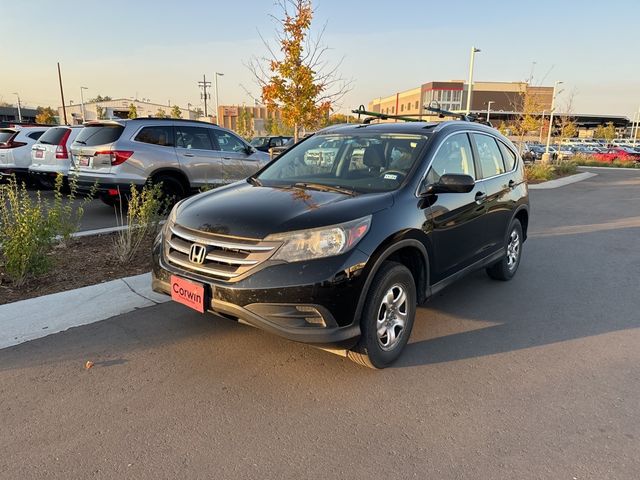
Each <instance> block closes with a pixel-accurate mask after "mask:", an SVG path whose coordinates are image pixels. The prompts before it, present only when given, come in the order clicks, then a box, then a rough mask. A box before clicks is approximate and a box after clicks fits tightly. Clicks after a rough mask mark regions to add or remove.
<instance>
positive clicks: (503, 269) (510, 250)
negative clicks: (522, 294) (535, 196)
mask: <svg viewBox="0 0 640 480" xmlns="http://www.w3.org/2000/svg"><path fill="white" fill-rule="evenodd" d="M522 243H523V235H522V225H520V220H518V219H514V220H513V221H512V222H511V225H510V226H509V230H508V233H507V237H506V239H505V247H504V248H505V255H504V257H503V258H502V260H500V261H499V262H497V263H495V264H493V265H491V266H490V267H489V268H487V275H489V276H490V277H491V278H493V279H494V280H501V281H503V282H506V281H508V280H511V279H512V278H513V276H514V275H515V274H516V272H517V271H518V266H519V265H520V259H521V258H522Z"/></svg>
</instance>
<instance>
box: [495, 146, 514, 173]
mask: <svg viewBox="0 0 640 480" xmlns="http://www.w3.org/2000/svg"><path fill="white" fill-rule="evenodd" d="M498 145H500V150H501V151H502V157H503V158H504V166H505V168H506V169H507V172H510V171H511V170H513V169H514V168H516V162H517V161H518V160H517V159H518V157H517V156H516V154H515V152H514V151H513V150H511V149H510V148H509V147H507V146H506V145H505V144H504V143H502V142H498Z"/></svg>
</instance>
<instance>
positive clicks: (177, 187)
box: [153, 175, 186, 209]
mask: <svg viewBox="0 0 640 480" xmlns="http://www.w3.org/2000/svg"><path fill="white" fill-rule="evenodd" d="M153 183H161V184H162V196H163V199H164V200H166V202H167V208H168V209H170V208H171V207H173V206H174V205H175V204H176V203H177V202H178V201H179V200H182V199H183V198H184V197H185V196H186V191H185V188H184V185H182V182H181V181H180V180H178V179H177V178H175V177H172V176H169V175H158V176H157V177H154V179H153Z"/></svg>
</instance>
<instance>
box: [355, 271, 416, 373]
mask: <svg viewBox="0 0 640 480" xmlns="http://www.w3.org/2000/svg"><path fill="white" fill-rule="evenodd" d="M416 299H417V295H416V285H415V282H414V280H413V275H411V272H410V271H409V269H408V268H407V267H405V266H404V265H402V264H399V263H396V262H385V263H384V264H383V265H382V267H380V270H379V271H378V272H377V273H376V276H375V277H374V279H373V282H371V286H370V287H369V292H368V294H367V298H366V300H365V304H364V309H363V311H362V317H361V320H360V328H361V335H360V339H359V341H358V344H357V345H356V346H355V347H354V348H353V349H352V350H350V351H349V352H348V357H349V358H350V359H351V360H353V361H354V362H356V363H359V364H360V365H364V366H366V367H370V368H385V367H388V366H389V365H390V364H391V363H393V362H394V361H395V360H396V359H397V358H398V357H399V356H400V354H401V353H402V349H403V348H404V346H405V345H406V344H407V342H408V341H409V336H410V335H411V329H412V328H413V321H414V319H415V315H416Z"/></svg>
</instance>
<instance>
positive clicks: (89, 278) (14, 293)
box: [0, 234, 153, 305]
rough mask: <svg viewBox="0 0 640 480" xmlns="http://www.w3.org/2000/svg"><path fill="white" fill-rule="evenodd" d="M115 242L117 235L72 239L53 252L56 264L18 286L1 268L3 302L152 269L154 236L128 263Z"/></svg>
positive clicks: (0, 283)
mask: <svg viewBox="0 0 640 480" xmlns="http://www.w3.org/2000/svg"><path fill="white" fill-rule="evenodd" d="M114 241H115V234H107V235H94V236H90V237H81V238H74V239H71V240H69V242H67V244H66V245H64V246H58V247H56V248H55V249H54V251H53V252H52V254H51V255H52V257H53V265H52V268H51V270H50V271H49V273H46V274H44V275H42V276H39V277H37V278H30V279H28V280H27V281H26V283H25V284H24V285H22V286H21V287H19V288H17V287H15V286H14V285H13V284H12V283H11V280H9V279H8V278H7V277H6V275H5V274H4V272H2V271H1V270H0V305H3V304H5V303H11V302H16V301H18V300H26V299H27V298H34V297H39V296H41V295H48V294H50V293H57V292H64V291H66V290H73V289H75V288H80V287H86V286H87V285H94V284H96V283H103V282H108V281H109V280H115V279H117V278H122V277H128V276H130V275H138V274H141V273H146V272H149V271H150V270H151V246H152V243H153V239H152V238H149V239H147V240H146V241H145V242H143V243H142V245H141V246H140V249H139V250H138V252H137V253H136V255H135V256H134V258H133V259H132V260H131V262H129V263H127V264H126V265H122V264H120V263H118V262H117V261H116V259H115V257H114V254H113V250H114V247H113V244H114Z"/></svg>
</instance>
